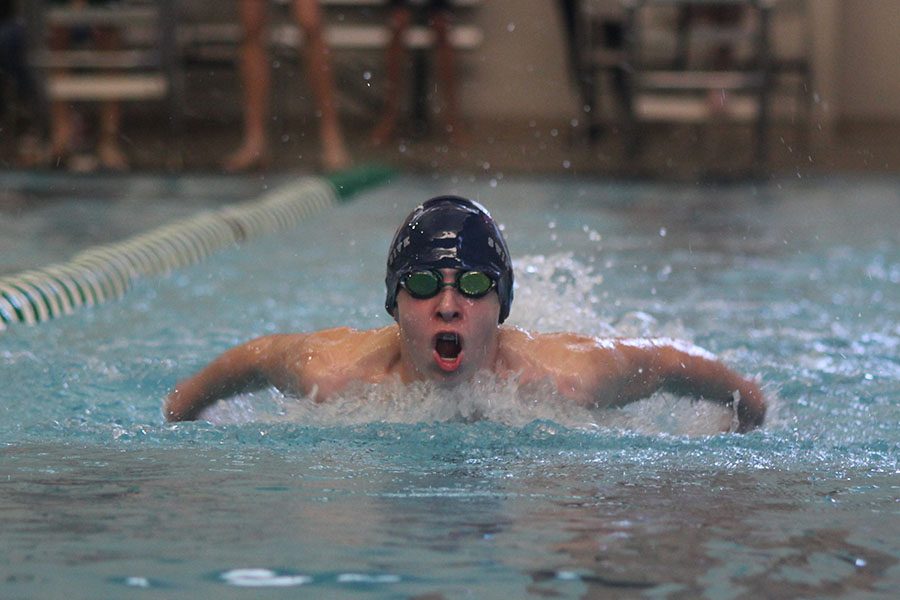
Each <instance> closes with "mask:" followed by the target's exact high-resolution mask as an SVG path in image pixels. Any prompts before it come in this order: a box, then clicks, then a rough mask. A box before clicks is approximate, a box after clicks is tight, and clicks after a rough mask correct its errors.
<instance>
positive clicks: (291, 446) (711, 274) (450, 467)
mask: <svg viewBox="0 0 900 600" xmlns="http://www.w3.org/2000/svg"><path fill="white" fill-rule="evenodd" d="M127 181H128V180H127V179H126V180H123V185H125V183H127ZM161 189H163V190H168V191H166V192H164V193H165V194H169V195H171V190H172V188H171V186H169V187H166V186H163V187H162V188H161ZM179 189H184V188H179ZM187 189H191V188H190V187H188V188H187ZM447 192H456V193H463V194H468V195H470V196H473V197H475V198H477V199H479V200H480V201H482V202H483V203H484V204H486V205H487V206H488V207H489V209H490V210H491V211H492V212H493V214H494V216H495V217H496V218H497V219H498V220H499V221H500V222H501V223H503V225H504V226H505V231H506V235H507V238H508V242H509V246H510V249H511V251H512V254H513V258H514V263H515V268H516V272H517V273H516V274H517V287H516V298H515V301H514V304H513V309H512V316H511V318H510V321H509V322H510V323H511V324H513V325H518V326H522V327H526V328H530V329H535V330H540V331H554V330H577V331H582V332H585V333H590V334H595V335H601V336H605V335H626V336H645V335H651V336H668V337H674V338H680V339H685V340H688V341H691V342H694V343H696V344H699V345H700V346H703V347H705V348H707V349H709V350H711V351H713V352H715V353H716V354H718V355H719V356H720V357H721V358H722V359H723V360H724V361H726V362H727V363H728V364H730V365H732V366H733V367H735V368H736V369H738V370H741V371H743V372H745V373H748V374H751V375H753V376H756V377H759V379H760V381H761V383H762V386H763V389H764V390H765V392H766V393H767V395H768V396H769V398H770V399H771V401H772V410H771V413H770V418H769V420H768V422H767V424H766V426H765V427H764V428H763V429H761V430H758V431H755V432H753V433H751V434H748V435H734V434H727V433H726V434H722V433H719V432H720V431H721V430H722V429H724V428H727V424H728V421H729V419H730V415H728V414H727V411H724V410H723V409H720V408H718V407H712V406H708V405H706V404H704V403H702V402H691V401H689V400H687V399H680V398H675V397H672V396H667V395H659V396H656V397H654V398H651V399H649V400H647V401H642V402H640V403H637V404H635V405H632V406H630V407H627V408H625V409H622V410H613V411H586V410H576V409H573V408H572V407H570V406H567V405H566V404H565V402H563V401H561V400H560V399H558V398H556V397H555V396H554V394H553V393H552V392H551V391H550V390H541V389H529V390H520V389H518V386H517V385H516V382H515V381H512V382H507V381H495V380H492V379H491V378H489V377H484V378H481V379H479V380H478V381H475V382H473V383H472V384H471V385H469V386H466V387H465V388H464V389H462V390H459V391H457V392H455V393H452V394H444V393H440V392H438V391H436V390H434V389H431V388H430V387H429V386H427V385H419V386H411V387H408V388H403V387H400V386H382V387H372V388H357V389H353V390H351V391H349V392H347V393H346V394H344V395H342V397H340V398H338V399H336V401H335V402H334V403H331V404H329V405H325V406H315V405H313V404H312V403H311V402H309V401H308V400H306V399H302V398H285V397H283V396H281V395H280V394H278V393H277V392H274V391H271V390H266V391H263V392H258V393H255V394H248V395H244V396H241V397H239V398H236V399H233V400H231V401H228V402H223V403H220V404H219V405H217V406H215V407H213V408H212V409H210V410H209V411H208V412H207V414H206V417H207V420H204V421H198V422H194V423H181V424H166V423H164V422H163V419H162V416H161V410H160V409H161V402H162V399H163V398H164V396H165V394H166V392H167V390H168V389H169V388H170V387H171V386H172V385H173V384H174V383H175V381H176V380H178V379H180V378H182V377H184V376H186V375H187V374H189V373H191V372H193V371H195V370H196V369H198V368H200V367H202V366H203V365H204V364H205V363H206V362H207V361H208V360H210V359H211V358H213V357H214V356H215V355H216V354H217V353H219V352H221V351H222V350H224V349H226V348H227V347H230V346H231V345H234V344H236V343H239V342H242V341H244V340H246V339H248V338H250V337H254V336H257V335H262V334H266V333H271V332H278V331H296V330H312V329H318V328H322V327H330V326H336V325H343V324H350V325H353V326H355V327H360V328H365V327H376V326H382V325H385V324H387V323H388V322H389V317H388V315H387V314H386V313H385V312H384V309H383V299H384V292H383V277H384V272H383V269H384V260H385V255H386V251H387V245H388V242H389V239H390V236H391V235H392V233H393V230H394V227H395V226H396V224H397V223H398V222H399V221H400V220H401V219H402V217H403V216H404V215H405V214H406V213H407V212H408V211H409V209H410V208H412V207H413V206H414V205H415V204H416V203H417V202H419V201H421V200H423V199H425V198H427V197H429V196H432V195H436V194H439V193H447ZM160 201H164V200H160ZM88 204H89V203H88ZM145 204H148V205H150V206H152V205H154V202H153V201H152V200H151V199H148V200H147V202H145ZM898 205H900V180H898V179H895V178H883V179H872V178H865V179H854V178H821V179H813V180H807V179H797V180H787V179H786V180H773V181H766V182H757V183H743V184H733V185H709V186H679V185H672V184H657V183H639V182H627V181H626V182H618V181H606V180H587V179H583V178H574V177H573V178H558V179H550V180H545V179H537V178H524V177H523V178H510V177H505V178H501V177H499V176H496V177H493V178H492V177H485V178H483V179H481V178H454V177H412V176H409V177H402V178H398V179H396V180H395V181H394V182H392V183H391V184H390V185H388V186H385V187H381V188H377V189H375V190H373V191H370V192H367V193H365V194H363V195H361V196H360V197H358V198H357V199H356V200H355V201H354V202H352V203H350V204H347V205H341V206H339V207H336V208H334V209H333V210H330V211H328V212H325V213H322V214H319V215H317V216H315V217H312V218H311V219H309V220H308V221H306V222H304V223H301V225H300V226H299V227H298V228H296V229H295V230H292V231H289V232H285V233H280V234H276V235H271V236H269V237H266V238H260V239H256V240H253V241H251V242H248V243H246V244H244V245H243V246H242V247H240V248H235V249H231V250H228V251H225V252H222V253H220V254H217V255H215V256H214V257H212V258H211V259H210V260H209V261H207V262H205V263H203V264H201V265H197V266H194V267H190V268H186V269H183V270H180V271H178V272H176V273H173V274H171V275H170V276H168V277H165V278H160V279H154V280H144V281H141V282H138V283H137V285H136V286H135V287H134V289H133V290H132V291H130V292H129V294H128V295H127V296H126V297H125V298H124V299H123V300H121V301H118V302H114V303H109V304H104V305H101V306H96V307H93V308H90V309H86V310H82V311H80V312H78V313H76V314H75V315H73V316H69V317H64V318H61V319H58V320H54V321H49V322H46V323H42V324H40V325H39V326H37V327H26V326H22V325H16V326H11V327H10V328H9V329H8V330H7V331H5V332H3V333H0V373H2V379H3V386H2V388H0V416H2V419H0V440H2V445H0V531H2V532H3V534H2V541H0V558H2V560H0V582H3V583H2V585H3V596H4V597H15V598H19V597H22V598H26V597H27V598H47V597H61V596H63V595H65V596H66V597H70V598H80V597H84V598H97V597H121V596H125V595H130V594H131V593H135V595H137V592H138V591H140V593H141V594H143V595H146V596H148V597H159V598H205V597H209V598H231V597H235V598H236V597H257V596H258V595H259V594H261V593H262V592H260V590H259V588H264V589H265V592H264V593H265V594H266V595H267V596H268V595H271V596H278V597H297V595H302V594H306V595H309V596H312V597H329V598H330V597H336V598H340V597H373V598H405V597H422V598H515V597H526V596H557V597H566V598H570V597H571V598H579V597H607V596H608V597H650V598H669V597H678V598H681V597H691V598H693V597H702V598H738V597H785V598H787V597H831V596H841V597H851V596H852V597H861V598H882V597H883V598H892V597H894V592H891V591H890V590H892V589H894V590H896V588H897V586H898V585H900V542H898V541H897V540H898V539H900V515H898V512H900V501H898V498H900V478H898V449H900V318H898V317H900V293H898V287H900V233H898V232H900V211H898V210H897V206H898ZM82 206H84V204H83V205H82ZM157 206H158V205H157ZM178 206H183V205H182V204H178ZM85 210H89V209H85ZM158 210H159V209H157V211H158ZM148 211H149V213H150V215H149V216H147V217H146V225H147V226H153V225H155V224H156V221H155V219H157V218H158V216H154V215H159V214H161V213H159V212H154V209H152V208H148ZM95 212H96V214H93V215H92V216H91V218H90V219H87V221H90V222H92V223H94V225H93V226H95V227H100V228H101V229H104V228H103V226H102V224H103V223H104V219H105V218H110V217H109V215H110V214H111V211H110V207H109V206H107V207H105V209H104V210H101V209H100V208H98V209H97V210H96V211H95ZM112 212H113V213H114V212H115V211H112ZM23 214H25V213H23ZM129 214H130V215H131V218H133V219H134V220H135V221H134V225H135V226H137V225H138V224H140V223H141V220H142V219H144V218H145V217H143V216H142V214H141V210H140V209H139V208H138V207H137V206H136V203H135V204H134V205H132V206H130V207H129ZM13 218H18V217H15V215H13ZM21 218H28V219H34V216H33V213H32V215H31V216H26V217H21ZM35 227H38V225H35ZM16 231H17V230H16V229H15V228H14V227H12V226H10V231H9V232H8V234H6V241H5V242H4V247H3V259H2V262H3V264H4V265H7V264H26V263H28V261H30V260H33V257H32V256H31V254H30V253H29V250H28V248H29V245H28V244H27V243H26V242H25V241H24V240H21V243H17V241H16V240H15V239H14V237H12V236H15V235H18V234H17V233H15V232H16ZM76 249H78V248H72V251H73V252H74V251H75V250H76ZM54 260H57V259H54ZM254 590H255V591H254Z"/></svg>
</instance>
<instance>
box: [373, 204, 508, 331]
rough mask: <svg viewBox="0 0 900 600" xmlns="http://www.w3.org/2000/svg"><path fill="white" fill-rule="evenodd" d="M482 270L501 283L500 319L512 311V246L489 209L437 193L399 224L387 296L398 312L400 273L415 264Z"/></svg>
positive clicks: (389, 263)
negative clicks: (507, 243) (437, 194)
mask: <svg viewBox="0 0 900 600" xmlns="http://www.w3.org/2000/svg"><path fill="white" fill-rule="evenodd" d="M421 268H428V269H462V270H467V271H481V272H483V273H485V274H487V275H490V276H491V277H492V278H493V279H494V280H495V281H496V282H497V295H498V297H499V298H500V322H501V323H502V322H503V321H505V320H506V317H507V316H509V308H510V305H512V298H513V271H512V262H511V260H510V258H509V250H508V249H507V247H506V241H505V240H504V239H503V234H502V233H501V232H500V228H499V227H497V224H496V223H495V222H494V219H493V218H492V217H491V215H490V213H488V211H487V210H486V209H485V208H484V207H483V206H481V205H480V204H478V203H477V202H474V201H472V200H469V199H467V198H462V197H459V196H438V197H436V198H432V199H430V200H427V201H425V202H424V203H422V204H421V205H419V206H417V207H416V208H415V209H414V210H413V211H412V212H411V213H410V214H409V216H407V217H406V220H405V221H403V223H402V224H401V225H400V227H399V228H398V229H397V233H395V234H394V239H393V241H392V242H391V247H390V250H389V252H388V260H387V276H386V277H385V280H384V283H385V285H386V287H387V298H386V299H385V302H384V306H385V308H386V309H387V311H388V313H390V314H391V315H393V314H394V309H395V308H396V307H397V291H398V287H399V285H400V278H401V277H403V275H405V274H407V273H409V272H411V271H414V270H416V269H421Z"/></svg>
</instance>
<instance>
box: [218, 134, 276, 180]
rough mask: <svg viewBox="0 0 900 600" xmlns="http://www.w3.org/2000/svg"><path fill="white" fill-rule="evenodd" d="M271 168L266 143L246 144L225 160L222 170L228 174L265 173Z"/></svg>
mask: <svg viewBox="0 0 900 600" xmlns="http://www.w3.org/2000/svg"><path fill="white" fill-rule="evenodd" d="M268 166H269V151H268V149H267V147H266V144H264V143H255V142H245V143H244V144H243V145H242V146H241V147H240V148H238V149H237V151H235V153H234V154H232V155H231V156H229V157H228V158H226V159H225V162H224V163H222V169H224V170H225V171H226V172H228V173H246V172H248V171H257V170H259V171H264V170H265V169H266V168H267V167H268Z"/></svg>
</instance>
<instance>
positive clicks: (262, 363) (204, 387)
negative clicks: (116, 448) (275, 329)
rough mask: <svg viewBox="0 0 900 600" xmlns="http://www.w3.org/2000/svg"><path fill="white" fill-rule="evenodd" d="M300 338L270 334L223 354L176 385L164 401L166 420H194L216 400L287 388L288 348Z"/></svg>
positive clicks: (288, 378) (288, 376) (288, 377)
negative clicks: (267, 389)
mask: <svg viewBox="0 0 900 600" xmlns="http://www.w3.org/2000/svg"><path fill="white" fill-rule="evenodd" d="M299 337H302V336H296V335H293V336H288V335H272V336H265V337H261V338H257V339H255V340H251V341H249V342H247V343H245V344H242V345H240V346H235V347H234V348H231V349H230V350H227V351H225V352H224V353H223V354H221V355H220V356H219V357H218V358H216V359H215V360H213V361H212V362H211V363H209V364H208V365H207V366H206V367H205V368H203V369H202V370H201V371H200V372H198V373H196V374H195V375H192V376H191V377H188V378H187V379H184V380H182V381H180V382H178V383H177V384H176V385H175V388H174V389H173V390H172V391H171V392H170V393H169V395H168V397H167V398H166V402H165V406H164V408H163V414H164V415H165V418H166V420H167V421H193V420H194V419H196V418H197V416H198V415H199V414H200V412H201V411H202V410H203V409H204V408H206V407H208V406H210V405H212V404H214V403H215V402H216V401H217V400H220V399H222V398H227V397H229V396H233V395H235V394H240V393H243V392H251V391H254V390H258V389H261V388H264V387H266V386H269V385H274V386H276V387H279V388H290V387H291V385H290V379H291V377H290V373H289V369H288V368H287V362H286V360H285V359H286V357H287V354H288V348H289V347H291V346H292V345H293V344H295V343H296V342H297V341H298V340H297V338H299Z"/></svg>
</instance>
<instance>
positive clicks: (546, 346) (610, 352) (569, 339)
mask: <svg viewBox="0 0 900 600" xmlns="http://www.w3.org/2000/svg"><path fill="white" fill-rule="evenodd" d="M277 338H278V341H277V342H273V343H275V344H276V346H277V347H273V348H272V350H274V351H275V352H274V353H273V354H274V355H280V356H281V357H283V358H282V359H283V360H284V362H283V363H282V364H281V368H279V369H278V374H277V376H270V379H272V381H273V382H274V383H275V384H276V386H277V387H279V388H281V389H282V390H284V391H289V392H293V393H299V394H303V395H308V396H311V397H313V398H314V399H315V400H316V401H317V402H323V401H327V400H328V399H329V398H330V397H331V396H332V395H334V394H336V393H339V392H341V391H342V390H344V389H345V388H346V387H347V386H348V385H350V384H351V383H356V382H362V383H373V384H375V383H381V382H383V381H385V380H386V379H389V378H394V377H396V378H399V379H400V380H401V381H403V382H404V383H408V379H409V378H408V377H406V376H405V375H404V372H403V370H402V368H401V360H400V334H399V330H398V327H397V326H396V325H391V326H388V327H384V328H381V329H373V330H365V331H359V330H355V329H350V328H346V327H342V328H335V329H328V330H324V331H320V332H316V333H313V334H300V335H287V336H277ZM499 342H500V343H499V352H498V354H497V359H496V363H495V364H494V365H493V372H494V373H495V374H496V375H498V376H501V377H503V376H513V375H516V376H518V377H519V381H520V382H521V383H523V384H528V383H535V382H539V381H545V380H549V381H551V382H552V383H553V384H554V386H555V387H556V388H557V389H558V390H559V392H560V394H562V395H563V396H565V397H568V398H571V399H573V400H575V401H576V402H578V403H579V404H582V405H595V404H596V402H597V392H598V388H599V387H601V386H602V384H603V382H604V381H605V380H606V381H608V380H609V377H610V376H611V375H613V374H614V372H615V371H616V367H617V361H616V356H617V352H616V350H615V348H614V345H613V344H611V343H610V344H605V343H604V342H602V341H598V340H596V339H594V338H590V337H586V336H581V335H575V334H571V333H558V334H532V333H529V332H526V331H523V330H520V329H517V328H513V327H501V328H500V337H499Z"/></svg>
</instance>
